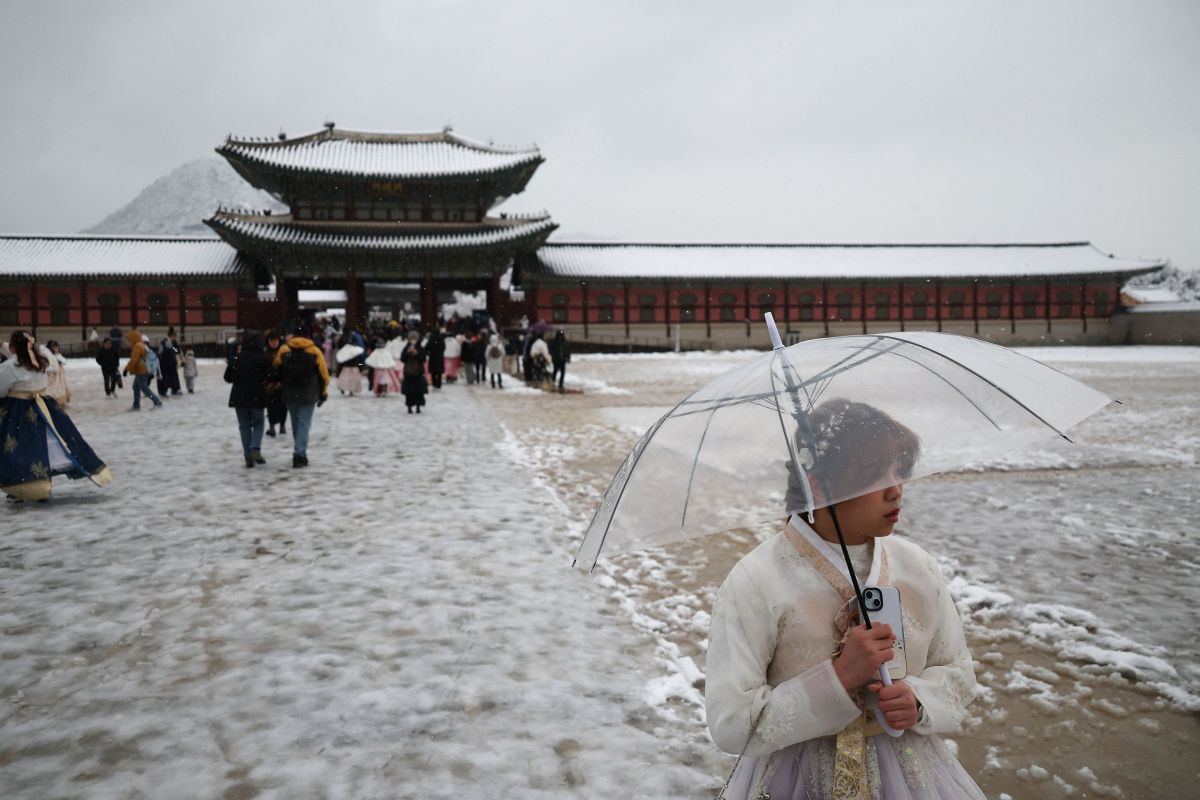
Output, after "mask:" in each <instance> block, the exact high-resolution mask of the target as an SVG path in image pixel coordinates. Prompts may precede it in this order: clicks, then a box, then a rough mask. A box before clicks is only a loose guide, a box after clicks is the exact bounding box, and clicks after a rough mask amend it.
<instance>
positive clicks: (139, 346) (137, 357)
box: [122, 328, 162, 411]
mask: <svg viewBox="0 0 1200 800" xmlns="http://www.w3.org/2000/svg"><path fill="white" fill-rule="evenodd" d="M125 338H126V340H128V342H129V360H128V361H126V362H125V369H124V370H122V372H123V373H124V374H125V375H132V376H133V406H132V407H131V408H130V409H129V410H130V411H141V410H142V395H146V397H148V398H150V400H151V401H152V402H153V403H154V407H155V408H158V407H160V406H161V405H162V400H159V399H158V395H156V394H155V393H154V390H153V389H151V388H150V378H151V377H152V376H153V373H152V372H150V368H149V357H150V356H153V355H154V353H152V352H150V350H149V348H148V347H146V344H147V343H148V342H149V341H150V340H149V338H147V337H144V336H142V332H141V331H139V330H138V329H137V328H132V329H131V330H130V331H129V333H127V334H125ZM154 368H155V370H156V371H157V369H158V359H157V358H155V359H154Z"/></svg>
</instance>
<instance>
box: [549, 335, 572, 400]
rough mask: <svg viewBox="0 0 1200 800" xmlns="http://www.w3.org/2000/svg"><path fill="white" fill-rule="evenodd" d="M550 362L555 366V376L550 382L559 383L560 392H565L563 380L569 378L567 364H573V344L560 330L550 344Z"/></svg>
mask: <svg viewBox="0 0 1200 800" xmlns="http://www.w3.org/2000/svg"><path fill="white" fill-rule="evenodd" d="M550 361H551V363H553V364H554V375H553V376H551V378H550V380H551V382H553V381H558V390H559V391H560V392H561V391H562V390H563V378H565V377H567V364H569V363H571V343H570V342H568V341H567V335H566V334H565V333H563V331H562V330H561V329H560V330H559V331H558V333H556V334H554V339H553V341H551V342H550Z"/></svg>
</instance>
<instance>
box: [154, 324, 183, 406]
mask: <svg viewBox="0 0 1200 800" xmlns="http://www.w3.org/2000/svg"><path fill="white" fill-rule="evenodd" d="M158 376H159V377H158V393H159V395H161V396H163V397H165V396H167V395H168V394H173V395H180V394H183V390H182V389H180V388H179V345H177V344H175V329H174V328H170V329H169V330H168V331H167V335H166V336H164V337H163V338H162V339H161V340H159V342H158Z"/></svg>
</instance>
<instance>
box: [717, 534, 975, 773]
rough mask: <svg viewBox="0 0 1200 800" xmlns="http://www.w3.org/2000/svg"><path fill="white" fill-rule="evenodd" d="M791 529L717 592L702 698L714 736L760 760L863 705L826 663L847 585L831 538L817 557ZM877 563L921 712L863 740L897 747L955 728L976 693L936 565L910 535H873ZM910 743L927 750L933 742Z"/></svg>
mask: <svg viewBox="0 0 1200 800" xmlns="http://www.w3.org/2000/svg"><path fill="white" fill-rule="evenodd" d="M797 526H804V523H803V522H793V523H791V524H789V525H788V526H787V527H786V528H785V529H784V530H783V531H781V532H780V533H778V534H776V535H775V536H773V537H771V538H770V539H768V540H767V541H765V542H763V543H762V544H761V545H759V546H758V547H757V548H755V549H754V550H753V551H752V552H750V553H749V554H747V555H746V556H745V557H744V558H742V560H741V561H739V562H738V563H737V564H736V565H735V566H734V568H733V571H732V572H731V573H730V574H729V577H728V578H727V579H726V580H725V583H724V584H723V585H722V586H721V589H720V590H719V592H718V594H717V599H716V603H715V606H714V610H713V615H712V625H711V629H710V634H709V637H710V638H709V647H708V658H707V676H706V680H705V703H706V707H707V713H708V727H709V731H710V733H711V734H712V738H713V741H714V742H716V744H717V746H718V747H720V748H721V749H722V750H724V751H726V752H728V753H735V754H741V753H745V754H747V755H750V756H759V757H763V756H768V755H770V754H772V753H775V752H777V751H780V750H782V749H783V748H788V747H791V746H793V745H800V746H801V747H804V746H805V745H806V743H814V742H818V741H820V740H822V739H823V738H825V737H833V736H835V735H836V734H837V733H838V732H839V731H841V730H842V729H843V728H845V727H846V726H847V725H849V724H850V723H851V722H853V721H854V720H855V718H856V717H857V716H859V715H860V714H861V713H862V711H861V710H860V709H859V707H858V706H857V705H856V704H855V702H854V700H853V699H852V698H851V697H850V695H849V694H848V693H847V692H846V690H845V689H844V688H843V687H842V685H841V682H840V681H839V680H838V678H837V674H836V673H835V672H834V669H833V660H832V653H833V649H834V645H835V639H834V636H835V629H834V626H833V620H834V619H835V617H836V616H837V615H838V613H839V612H840V611H841V610H842V608H843V607H844V605H845V601H844V600H843V599H842V597H843V595H844V594H845V591H844V589H843V592H842V594H839V592H838V591H837V590H835V589H834V582H836V581H837V580H843V581H846V578H845V577H844V574H845V565H844V563H842V564H840V565H839V564H838V563H837V561H836V560H835V559H834V558H833V556H834V555H835V553H834V551H833V550H832V547H833V546H830V552H829V553H828V554H825V553H823V551H822V550H821V548H820V547H819V546H818V545H820V542H819V540H816V539H815V534H813V533H812V532H811V531H807V530H805V531H802V530H801V529H800V528H799V527H797ZM804 528H805V529H807V526H804ZM881 565H882V568H883V570H884V571H886V573H887V580H886V582H883V583H884V584H885V585H891V586H895V587H897V588H898V589H899V590H900V597H901V607H902V610H903V620H904V637H905V654H906V659H907V669H908V676H907V677H906V678H904V680H905V681H907V683H908V684H909V685H910V686H911V687H912V689H913V692H914V693H915V694H916V696H917V699H918V700H919V701H920V703H921V706H922V713H921V716H920V719H919V721H918V724H917V725H916V726H915V727H914V728H912V729H910V731H908V732H906V733H905V735H904V737H902V738H900V739H892V738H891V737H889V736H887V735H879V736H872V737H870V738H869V739H868V740H867V741H868V747H869V748H874V747H884V746H888V747H895V748H897V749H899V748H901V747H902V744H901V743H902V742H904V741H905V740H906V739H908V737H909V736H910V735H912V734H923V735H926V736H929V735H932V734H937V733H946V732H950V731H953V730H955V729H956V728H958V726H959V724H960V723H961V722H962V720H963V718H964V717H965V716H966V706H967V704H968V703H970V702H971V700H972V698H973V697H974V695H975V672H974V668H973V664H972V660H971V655H970V653H969V652H968V650H967V646H966V641H965V638H964V635H963V629H962V623H961V620H960V619H959V616H958V611H957V609H956V608H955V606H954V602H953V600H952V599H951V597H950V593H949V591H948V590H947V588H946V585H945V581H944V580H943V578H942V574H941V570H940V569H939V568H938V565H937V562H936V561H934V559H933V558H932V557H931V556H930V555H929V554H928V553H926V552H925V551H924V550H922V549H921V548H920V547H918V546H917V545H915V544H913V543H912V542H910V541H907V540H905V539H902V538H899V537H895V536H889V537H886V538H881V539H876V540H875V546H874V555H873V564H872V575H873V576H876V577H877V576H878V575H879V573H880V571H881ZM846 583H847V585H848V581H846ZM872 583H875V581H874V580H871V579H868V581H867V584H868V585H870V584H872ZM829 745H830V743H829V742H828V741H826V742H825V746H826V747H828V746H829ZM918 750H919V752H923V753H929V754H930V757H934V753H935V750H933V749H928V748H919V749H918ZM936 753H941V754H944V753H945V751H944V748H941V747H938V748H936ZM937 757H938V758H943V757H945V756H944V755H938V756H937ZM929 766H933V765H929ZM954 766H955V767H957V764H955V765H954Z"/></svg>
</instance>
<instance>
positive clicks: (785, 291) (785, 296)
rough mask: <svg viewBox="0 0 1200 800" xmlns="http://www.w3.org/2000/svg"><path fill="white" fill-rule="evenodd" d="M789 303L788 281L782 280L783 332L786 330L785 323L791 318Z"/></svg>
mask: <svg viewBox="0 0 1200 800" xmlns="http://www.w3.org/2000/svg"><path fill="white" fill-rule="evenodd" d="M790 311H791V304H790V298H789V291H788V282H787V281H784V282H783V327H784V332H785V333H786V332H787V324H788V322H789V321H790V320H791V314H790Z"/></svg>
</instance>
